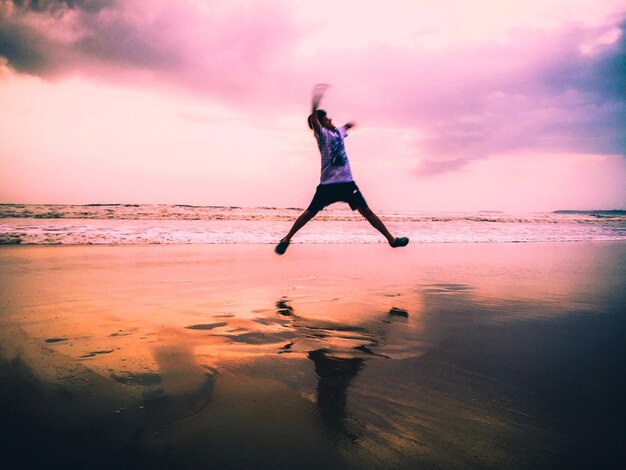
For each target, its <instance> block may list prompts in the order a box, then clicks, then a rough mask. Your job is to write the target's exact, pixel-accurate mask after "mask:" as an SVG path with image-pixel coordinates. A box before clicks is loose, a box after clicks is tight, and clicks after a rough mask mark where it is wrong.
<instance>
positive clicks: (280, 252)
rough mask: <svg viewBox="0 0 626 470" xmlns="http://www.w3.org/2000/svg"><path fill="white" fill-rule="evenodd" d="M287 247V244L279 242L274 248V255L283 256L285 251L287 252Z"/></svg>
mask: <svg viewBox="0 0 626 470" xmlns="http://www.w3.org/2000/svg"><path fill="white" fill-rule="evenodd" d="M288 246H289V242H283V241H281V242H280V243H279V244H278V245H276V248H274V253H276V254H277V255H284V254H285V251H287V247H288Z"/></svg>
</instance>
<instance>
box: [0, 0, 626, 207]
mask: <svg viewBox="0 0 626 470" xmlns="http://www.w3.org/2000/svg"><path fill="white" fill-rule="evenodd" d="M625 29H626V7H625V6H624V4H623V2H622V1H615V0H594V1H593V2H590V1H588V0H587V1H581V0H573V1H572V0H569V1H562V0H541V1H539V0H527V1H524V2H521V1H520V2H513V3H512V2H501V1H487V0H475V1H473V2H466V1H461V0H454V1H452V0H439V1H437V2H435V1H420V0H405V1H400V0H387V1H386V2H384V4H381V3H380V2H360V1H344V2H331V1H326V0H322V1H316V2H300V1H295V0H294V1H277V0H272V1H263V2H260V1H229V2H225V1H200V0H196V1H192V0H183V1H177V2H167V1H164V0H162V1H161V0H149V1H148V0H145V1H142V2H122V1H121V0H101V1H99V0H64V1H61V0H56V1H45V0H40V1H38V2H36V1H26V0H24V1H13V2H10V1H5V2H2V3H0V103H1V104H2V113H0V128H1V129H2V139H0V202H5V203H76V204H85V203H178V204H198V205H240V206H278V207H305V206H306V205H307V204H308V202H309V201H310V198H311V196H312V195H313V192H314V189H315V185H316V184H317V183H318V179H319V154H318V151H317V146H316V144H315V141H314V139H313V137H312V134H311V133H310V131H309V129H308V127H307V126H306V116H307V114H308V112H309V107H310V103H309V100H310V92H311V88H312V86H313V85H314V84H315V83H317V82H328V83H331V85H332V87H331V88H330V90H329V92H328V94H327V96H326V98H325V100H324V102H323V103H322V106H323V107H324V108H325V109H327V110H328V112H329V114H330V115H331V116H332V117H333V118H334V121H335V123H341V122H345V121H348V120H354V121H356V122H357V124H358V126H357V128H355V129H354V130H353V131H352V132H351V135H350V137H349V138H348V139H347V140H346V146H347V150H348V155H349V157H350V162H351V166H352V170H353V174H354V177H355V180H356V181H357V183H358V184H359V186H360V187H361V189H362V191H363V193H364V195H365V197H366V199H367V200H368V202H369V204H370V205H371V207H372V208H374V209H380V210H400V211H407V210H413V211H429V210H448V211H469V210H504V211H510V212H526V211H540V210H554V209H562V208H576V209H598V208H606V209H625V208H626V158H625V157H626V133H625V132H624V122H626V88H625V87H626V85H625V83H626V64H625V59H624V57H625V53H626V47H625V46H626V37H625V35H624V30H625Z"/></svg>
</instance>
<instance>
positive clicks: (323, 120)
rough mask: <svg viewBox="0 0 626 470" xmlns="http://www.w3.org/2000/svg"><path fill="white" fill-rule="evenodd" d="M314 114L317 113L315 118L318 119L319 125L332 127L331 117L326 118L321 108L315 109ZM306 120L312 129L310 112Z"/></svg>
mask: <svg viewBox="0 0 626 470" xmlns="http://www.w3.org/2000/svg"><path fill="white" fill-rule="evenodd" d="M315 114H316V115H317V120H318V121H319V123H320V125H322V126H324V127H328V128H332V125H333V122H332V120H331V119H329V118H328V115H327V114H326V111H324V110H323V109H317V110H315ZM308 121H309V127H310V128H311V129H313V115H312V114H311V115H310V116H309V118H308Z"/></svg>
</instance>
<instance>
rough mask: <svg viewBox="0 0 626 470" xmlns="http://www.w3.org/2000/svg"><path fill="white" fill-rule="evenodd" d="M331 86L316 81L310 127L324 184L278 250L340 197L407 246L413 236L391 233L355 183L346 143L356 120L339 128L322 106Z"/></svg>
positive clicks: (395, 242) (392, 242)
mask: <svg viewBox="0 0 626 470" xmlns="http://www.w3.org/2000/svg"><path fill="white" fill-rule="evenodd" d="M327 88H328V85H325V84H319V85H315V87H314V88H313V100H312V107H311V108H312V111H311V115H310V116H309V127H310V128H311V129H313V133H314V135H315V138H316V139H317V145H318V147H319V149H320V153H321V155H322V174H321V177H320V184H319V186H318V187H317V189H316V191H315V195H314V196H313V200H312V201H311V204H309V207H308V208H307V209H306V210H305V211H304V212H303V213H302V214H301V215H300V216H299V217H298V218H297V219H296V221H295V222H294V224H293V227H291V230H290V231H289V233H288V234H287V235H286V236H285V237H284V238H283V239H282V240H281V241H280V243H278V245H276V248H275V249H274V251H275V252H276V253H277V254H279V255H282V254H284V253H285V251H286V250H287V247H288V246H289V243H290V242H291V238H292V237H293V236H294V235H295V234H296V232H297V231H298V230H300V229H301V228H302V227H304V226H305V225H306V223H307V222H308V221H309V220H311V219H312V218H313V217H315V216H316V215H317V213H318V212H319V211H321V210H322V209H323V208H324V207H326V206H328V205H330V204H333V203H335V202H338V201H343V202H347V203H348V204H349V205H350V208H351V209H352V210H353V211H354V210H358V211H359V213H360V214H361V215H362V216H363V217H365V218H366V219H367V220H368V221H369V223H370V224H372V226H373V227H374V228H375V229H376V230H378V231H379V232H380V233H381V234H382V235H383V236H384V237H385V238H386V239H387V242H388V243H389V245H390V246H392V247H393V248H397V247H400V246H406V245H407V244H408V243H409V239H408V238H406V237H399V238H396V237H394V236H393V235H392V234H391V233H389V230H387V227H385V224H384V223H383V221H382V220H380V219H379V218H378V216H377V215H376V214H374V213H373V212H372V210H371V209H370V208H369V207H368V206H367V203H366V202H365V199H364V198H363V195H362V194H361V191H359V188H358V187H357V185H356V184H355V183H354V180H353V179H352V173H351V172H350V163H349V162H348V156H347V155H346V150H345V147H344V144H343V139H344V138H345V137H346V136H347V131H348V129H351V128H352V127H354V123H352V122H348V123H347V124H345V125H343V126H342V127H339V128H336V127H335V126H333V121H332V120H331V119H330V118H329V117H328V115H327V114H326V111H324V110H323V109H318V106H319V104H320V101H321V100H322V97H323V96H324V93H325V91H326V89H327Z"/></svg>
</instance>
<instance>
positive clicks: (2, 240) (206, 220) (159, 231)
mask: <svg viewBox="0 0 626 470" xmlns="http://www.w3.org/2000/svg"><path fill="white" fill-rule="evenodd" d="M300 212H301V209H297V208H292V209H278V208H268V207H265V208H241V207H221V206H220V207H216V206H185V205H130V204H127V205H123V204H116V205H87V206H76V205H19V204H3V205H0V244H35V245H57V244H60V245H77V244H78V245H84V244H98V245H117V244H160V243H164V244H169V243H183V244H200V243H209V244H221V243H276V241H277V240H279V239H280V238H282V237H283V236H284V235H285V233H286V232H287V231H288V229H289V227H290V226H291V224H292V223H293V221H294V220H295V218H296V217H297V216H298V215H299V214H300ZM379 215H380V216H381V218H382V219H383V220H384V221H385V223H386V224H387V226H388V227H389V229H390V230H391V232H392V233H395V234H398V235H402V236H408V237H410V238H411V241H412V242H414V243H415V242H429V243H454V242H464V243H503V242H546V241H605V240H626V215H624V214H623V213H620V212H615V213H607V212H605V213H595V214H594V213H574V214H555V213H535V214H527V215H523V216H520V215H511V214H503V213H493V212H477V213H425V212H424V213H419V212H415V213H407V212H402V213H401V212H390V213H381V214H379ZM293 241H294V243H378V242H384V241H385V240H384V239H383V238H382V236H381V235H380V234H378V232H376V231H375V230H374V229H373V228H372V227H371V226H370V225H369V224H368V223H367V222H366V221H364V220H363V219H362V218H361V217H360V216H359V215H358V214H356V213H353V212H352V211H350V210H349V209H345V208H341V207H340V206H338V207H332V208H330V209H327V210H325V211H323V212H321V213H320V214H319V215H318V216H317V217H316V218H315V219H314V220H313V221H312V222H311V223H309V224H308V225H307V226H306V227H305V228H304V229H303V230H302V231H301V232H299V233H298V234H297V236H296V237H295V238H294V240H293Z"/></svg>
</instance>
